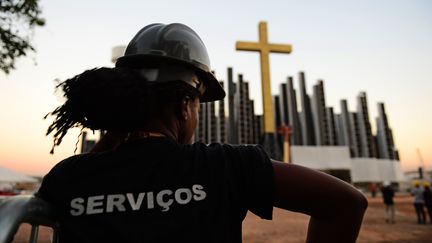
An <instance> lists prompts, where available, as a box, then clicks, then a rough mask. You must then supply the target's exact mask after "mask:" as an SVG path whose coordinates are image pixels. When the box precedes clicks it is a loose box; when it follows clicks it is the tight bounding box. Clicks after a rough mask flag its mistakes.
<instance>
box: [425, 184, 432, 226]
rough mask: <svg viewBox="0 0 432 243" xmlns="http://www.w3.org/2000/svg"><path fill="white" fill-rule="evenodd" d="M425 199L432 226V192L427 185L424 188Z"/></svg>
mask: <svg viewBox="0 0 432 243" xmlns="http://www.w3.org/2000/svg"><path fill="white" fill-rule="evenodd" d="M423 199H424V204H425V206H426V209H427V211H428V214H429V222H430V223H431V224H432V192H431V189H430V185H429V184H425V186H424V192H423ZM425 222H426V220H425Z"/></svg>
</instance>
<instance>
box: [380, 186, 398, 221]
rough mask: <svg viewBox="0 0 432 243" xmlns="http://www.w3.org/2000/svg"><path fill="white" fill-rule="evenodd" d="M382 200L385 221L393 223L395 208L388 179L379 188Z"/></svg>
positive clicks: (392, 192)
mask: <svg viewBox="0 0 432 243" xmlns="http://www.w3.org/2000/svg"><path fill="white" fill-rule="evenodd" d="M381 192H382V196H383V201H384V204H385V206H386V209H385V210H386V222H387V223H391V224H394V223H395V208H394V201H393V197H394V190H393V188H392V186H391V183H390V182H389V181H385V182H384V183H383V186H382V188H381Z"/></svg>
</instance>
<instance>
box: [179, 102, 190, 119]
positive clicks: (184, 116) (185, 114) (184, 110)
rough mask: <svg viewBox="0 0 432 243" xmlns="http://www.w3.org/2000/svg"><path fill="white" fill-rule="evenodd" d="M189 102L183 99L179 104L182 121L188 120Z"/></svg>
mask: <svg viewBox="0 0 432 243" xmlns="http://www.w3.org/2000/svg"><path fill="white" fill-rule="evenodd" d="M189 102H190V99H189V97H185V98H183V100H182V102H181V119H182V120H183V121H187V120H188V119H189V112H190V111H189V109H190V107H189Z"/></svg>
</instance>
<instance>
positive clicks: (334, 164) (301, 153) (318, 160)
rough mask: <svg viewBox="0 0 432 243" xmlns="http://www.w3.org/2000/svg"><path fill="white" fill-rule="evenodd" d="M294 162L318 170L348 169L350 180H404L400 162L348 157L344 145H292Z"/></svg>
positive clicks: (347, 151)
mask: <svg viewBox="0 0 432 243" xmlns="http://www.w3.org/2000/svg"><path fill="white" fill-rule="evenodd" d="M291 156H292V157H291V161H292V162H293V163H294V164H298V165H302V166H306V167H309V168H313V169H318V170H331V169H333V170H334V169H346V170H350V174H351V180H352V182H384V181H390V182H400V181H405V180H406V179H405V176H404V174H403V172H402V169H401V165H400V162H398V161H394V160H386V159H375V158H350V155H349V149H348V147H344V146H292V147H291Z"/></svg>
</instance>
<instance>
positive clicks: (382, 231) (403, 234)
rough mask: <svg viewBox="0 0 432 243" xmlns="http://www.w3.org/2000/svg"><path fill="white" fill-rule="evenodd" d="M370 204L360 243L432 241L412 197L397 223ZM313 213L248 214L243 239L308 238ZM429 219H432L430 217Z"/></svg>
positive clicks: (43, 234)
mask: <svg viewBox="0 0 432 243" xmlns="http://www.w3.org/2000/svg"><path fill="white" fill-rule="evenodd" d="M368 200H369V207H368V209H367V211H366V215H365V218H364V220H363V225H362V228H361V230H360V235H359V237H358V240H357V242H359V243H375V242H379V243H386V242H397V243H408V242H410V243H427V242H429V243H430V242H432V224H430V223H428V224H426V225H419V224H417V220H416V216H415V212H414V207H413V205H412V197H410V196H409V195H397V196H396V197H395V207H396V223H395V224H388V223H386V222H385V214H384V211H385V210H384V205H383V203H382V199H381V197H379V196H378V197H376V198H371V197H368ZM308 220H309V217H308V216H305V215H302V214H298V213H293V212H287V211H283V210H280V209H277V208H275V210H274V213H273V220H272V221H267V220H261V219H259V218H258V217H256V216H255V215H253V214H248V215H247V217H246V220H245V221H244V223H243V242H245V243H282V242H284V243H285V242H304V241H305V239H306V230H307V224H308ZM428 222H429V221H428ZM29 231H30V227H29V226H28V225H23V226H22V227H21V228H20V230H19V231H18V233H17V235H16V237H15V241H13V242H28V237H29ZM49 236H50V230H49V229H46V228H42V229H41V231H40V234H39V242H50V240H49Z"/></svg>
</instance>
